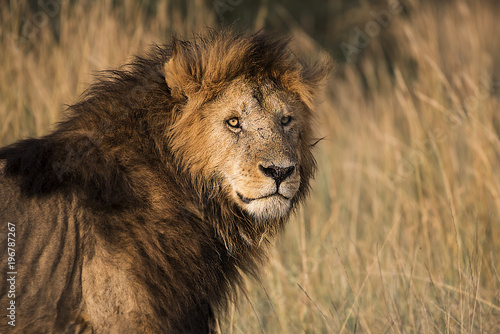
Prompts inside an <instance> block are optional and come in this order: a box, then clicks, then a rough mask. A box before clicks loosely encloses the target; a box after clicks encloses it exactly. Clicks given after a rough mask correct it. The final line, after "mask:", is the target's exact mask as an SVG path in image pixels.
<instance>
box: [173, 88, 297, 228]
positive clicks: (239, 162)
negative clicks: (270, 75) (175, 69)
mask: <svg viewBox="0 0 500 334" xmlns="http://www.w3.org/2000/svg"><path fill="white" fill-rule="evenodd" d="M191 108H193V109H196V106H190V105H189V102H188V105H187V106H186V109H191ZM186 117H187V116H186ZM191 117H193V118H191V120H188V119H187V118H186V119H183V120H182V119H181V123H182V126H179V129H183V132H184V135H185V136H189V137H190V138H189V139H188V138H186V140H185V141H184V146H183V147H179V149H180V150H182V151H183V153H182V155H184V156H186V157H190V158H189V159H187V161H185V163H186V164H187V166H188V168H191V169H192V171H193V170H198V171H200V172H198V173H199V174H207V173H208V175H207V177H212V178H213V177H215V178H217V180H218V182H219V184H220V185H221V189H223V191H224V193H225V194H226V196H227V197H228V198H229V199H230V201H232V202H234V203H235V204H236V205H237V206H239V207H241V208H242V209H243V210H244V211H246V212H247V213H248V214H250V215H251V216H253V217H255V218H257V219H259V220H264V221H267V220H272V219H277V218H282V217H284V216H286V215H287V214H288V213H289V212H290V209H291V208H292V203H293V202H294V198H295V196H296V195H297V193H298V191H299V188H300V185H301V167H302V166H301V160H303V159H301V154H302V152H301V147H303V146H304V145H303V143H301V140H302V132H303V131H305V130H307V129H305V128H304V127H305V124H306V122H307V119H306V118H307V115H306V114H305V113H304V110H303V105H302V104H301V103H299V101H297V100H296V99H295V98H294V97H293V96H292V95H291V94H289V93H286V92H284V91H281V90H278V89H275V88H274V87H273V85H272V84H271V83H270V82H269V83H265V84H259V85H257V84H251V83H248V82H245V81H243V80H239V81H235V82H233V83H232V84H231V85H229V86H228V88H227V89H226V90H225V91H224V92H223V94H221V95H220V96H219V97H218V98H216V99H214V100H212V101H210V102H208V103H206V104H204V105H202V106H199V108H198V110H196V111H194V112H193V114H192V115H191ZM181 136H182V135H181ZM193 142H194V143H195V144H194V146H191V144H192V143H193ZM186 149H187V150H189V151H186ZM195 173H197V172H195Z"/></svg>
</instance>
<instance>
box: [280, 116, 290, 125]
mask: <svg viewBox="0 0 500 334" xmlns="http://www.w3.org/2000/svg"><path fill="white" fill-rule="evenodd" d="M291 121H292V116H283V117H282V118H281V124H283V125H288V124H290V122H291Z"/></svg>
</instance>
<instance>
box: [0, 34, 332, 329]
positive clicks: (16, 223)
mask: <svg viewBox="0 0 500 334" xmlns="http://www.w3.org/2000/svg"><path fill="white" fill-rule="evenodd" d="M329 67H330V66H329V63H328V61H326V60H325V61H321V62H320V63H318V64H316V65H315V66H307V65H305V64H304V63H303V62H301V61H300V60H298V59H297V57H296V56H295V55H294V54H293V53H292V52H291V51H290V50H289V48H288V47H287V41H286V40H283V39H276V38H273V37H271V36H269V35H268V34H266V33H264V32H258V33H255V34H251V35H241V34H237V33H234V32H213V31H212V32H209V33H207V34H206V35H205V36H199V37H196V38H194V39H193V40H191V41H181V40H178V39H176V38H174V39H173V42H172V44H171V45H168V46H162V47H155V48H154V49H153V50H152V52H151V53H150V54H148V55H147V56H144V57H137V58H135V60H134V61H133V63H132V64H130V65H128V67H125V68H122V69H120V70H114V71H108V72H106V74H105V75H102V76H101V77H100V78H99V79H98V80H97V82H96V83H94V84H93V85H91V86H90V88H89V89H88V90H87V91H86V93H85V94H84V96H83V98H82V99H81V101H80V102H78V103H76V104H75V105H72V106H70V107H69V108H68V116H67V119H66V120H65V121H63V122H62V123H60V124H59V125H58V127H57V129H56V130H55V131H54V132H52V133H50V134H48V135H46V136H44V137H41V138H38V139H28V140H24V141H20V142H17V143H14V144H12V145H10V146H7V147H4V148H2V149H1V150H0V221H1V245H2V247H4V249H3V250H2V252H1V254H2V261H1V267H0V268H1V270H2V277H3V278H2V284H1V285H0V286H1V291H0V296H1V305H2V307H1V309H2V310H3V312H4V315H3V316H2V317H3V320H2V323H1V325H0V331H1V332H6V331H11V332H22V333H55V332H57V333H59V332H93V333H206V332H212V331H214V323H215V319H217V315H218V314H219V313H220V312H221V310H223V308H224V306H225V305H226V304H227V301H228V299H229V298H230V297H231V295H232V294H233V293H234V292H235V291H236V290H237V288H238V286H239V285H240V283H241V274H242V273H251V274H252V273H254V272H255V269H256V266H257V265H258V264H259V262H261V260H262V259H263V257H264V250H265V246H266V244H267V240H268V238H270V237H271V236H273V235H275V233H276V232H278V231H279V230H280V229H281V228H282V226H283V224H284V222H285V221H286V220H287V218H288V216H289V214H290V212H291V211H292V209H293V208H294V207H295V206H296V204H297V203H299V202H300V201H301V200H302V199H303V198H304V196H305V194H306V192H307V190H308V184H309V179H310V178H311V176H312V174H313V171H314V166H315V162H314V158H313V155H312V154H311V146H312V144H313V138H312V134H311V118H312V116H313V115H312V108H313V102H314V97H315V95H316V92H317V90H318V88H319V87H320V85H321V83H322V82H323V81H324V79H325V77H326V76H327V74H328V72H329ZM9 231H10V232H11V234H9V235H8V232H9ZM7 238H9V239H7ZM7 244H8V245H9V248H10V250H9V252H10V254H8V255H9V256H7V254H6V248H7V247H6V245H7ZM11 272H12V273H11ZM5 275H7V276H5ZM11 305H14V307H15V310H14V317H12V306H11ZM9 307H10V310H7V311H6V308H9ZM5 313H7V315H10V318H9V317H5ZM12 319H14V322H13V323H12V322H11V321H12ZM8 322H11V323H10V324H9V323H8ZM12 324H15V327H14V326H12Z"/></svg>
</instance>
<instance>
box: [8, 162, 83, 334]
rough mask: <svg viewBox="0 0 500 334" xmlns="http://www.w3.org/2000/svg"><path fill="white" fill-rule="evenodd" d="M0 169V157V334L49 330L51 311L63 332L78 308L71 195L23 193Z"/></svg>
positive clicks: (75, 232)
mask: <svg viewBox="0 0 500 334" xmlns="http://www.w3.org/2000/svg"><path fill="white" fill-rule="evenodd" d="M4 167H5V163H4V162H3V161H2V160H0V229H1V230H0V244H1V245H5V248H4V250H3V251H2V252H1V253H0V268H2V276H3V278H2V284H0V301H1V305H3V306H5V305H7V306H8V307H9V308H10V310H7V315H8V316H10V317H8V319H7V321H5V319H4V321H2V323H1V324H0V332H2V333H4V332H23V331H24V328H29V329H30V331H33V330H34V331H35V332H39V333H42V332H43V333H45V332H53V331H55V330H56V329H54V328H53V323H54V319H53V318H54V314H56V315H57V316H56V317H57V319H58V321H59V322H60V324H61V327H60V328H58V329H59V330H60V331H66V330H68V329H69V328H68V326H67V325H66V323H68V322H74V321H76V320H73V321H71V319H75V318H76V317H77V313H79V308H80V307H81V305H80V299H81V298H79V295H80V294H81V292H80V291H81V286H80V285H81V283H80V281H79V277H80V274H81V261H82V254H81V253H82V247H81V240H82V238H81V232H80V231H79V230H80V229H79V227H78V226H77V224H76V221H77V219H76V218H77V217H76V216H77V215H79V214H80V213H79V212H78V209H77V207H76V206H75V199H74V198H71V197H69V198H65V197H64V196H62V195H50V196H45V197H40V198H37V197H27V196H24V195H22V194H21V191H20V187H19V180H18V179H17V178H16V177H11V176H6V175H5V173H4ZM40 303H43V305H44V307H40ZM4 310H5V308H4ZM12 325H15V326H12Z"/></svg>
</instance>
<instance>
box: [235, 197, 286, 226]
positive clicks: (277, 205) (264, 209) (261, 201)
mask: <svg viewBox="0 0 500 334" xmlns="http://www.w3.org/2000/svg"><path fill="white" fill-rule="evenodd" d="M238 197H239V202H240V203H239V204H240V206H241V207H242V208H243V210H245V211H246V212H248V213H249V214H250V215H252V216H253V217H255V218H256V219H258V220H264V221H268V220H273V219H279V218H283V217H285V216H287V215H288V213H289V212H290V209H291V200H290V199H289V198H286V197H284V196H283V195H280V194H275V195H271V196H265V197H262V198H257V199H248V198H246V197H243V196H242V195H240V194H238Z"/></svg>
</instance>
